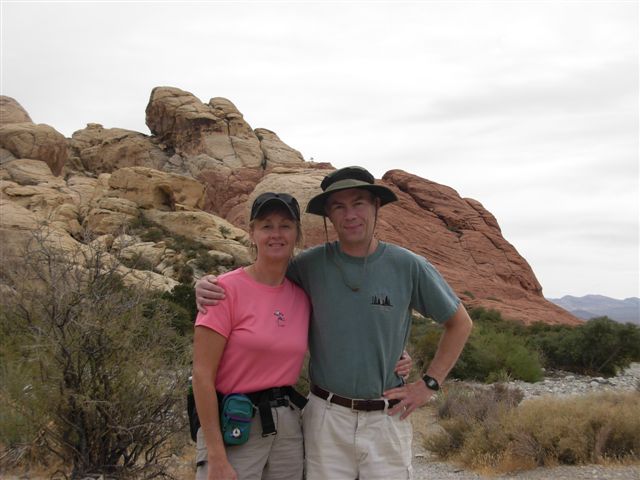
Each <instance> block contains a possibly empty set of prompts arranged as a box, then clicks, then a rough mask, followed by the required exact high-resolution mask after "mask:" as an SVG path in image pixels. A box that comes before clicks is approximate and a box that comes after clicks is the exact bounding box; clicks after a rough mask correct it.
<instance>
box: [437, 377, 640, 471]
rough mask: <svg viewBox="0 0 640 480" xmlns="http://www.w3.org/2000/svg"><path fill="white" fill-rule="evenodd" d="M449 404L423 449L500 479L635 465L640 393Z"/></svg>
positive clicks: (452, 397)
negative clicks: (560, 468) (530, 472)
mask: <svg viewBox="0 0 640 480" xmlns="http://www.w3.org/2000/svg"><path fill="white" fill-rule="evenodd" d="M489 393H490V392H489ZM446 397H448V398H445V399H443V400H441V407H440V414H439V419H440V420H439V423H440V425H441V426H442V427H443V431H442V432H441V433H440V434H437V435H434V436H431V437H430V438H429V439H427V442H426V448H428V449H429V450H431V451H432V452H434V453H436V454H437V455H438V456H439V457H441V458H448V459H453V460H456V461H459V462H461V463H462V464H463V465H465V466H466V467H468V468H472V469H475V470H481V471H484V472H493V473H499V472H500V473H504V472H513V471H517V470H527V469H531V468H535V467H548V466H555V465H584V464H593V463H611V462H614V463H633V462H638V461H640V393H639V392H626V393H601V394H594V395H588V396H579V397H578V396H575V397H566V398H551V397H544V398H540V399H536V400H530V401H527V402H525V403H523V404H520V405H519V406H517V405H518V404H517V402H514V398H515V397H513V396H512V395H511V394H509V393H506V394H505V393H503V395H502V396H495V397H494V401H493V404H492V403H491V402H492V400H491V395H489V394H488V393H487V392H486V391H477V390H470V389H463V390H462V391H459V392H452V393H449V395H447V396H446ZM456 404H458V405H456ZM454 405H456V406H454Z"/></svg>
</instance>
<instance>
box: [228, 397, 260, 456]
mask: <svg viewBox="0 0 640 480" xmlns="http://www.w3.org/2000/svg"><path fill="white" fill-rule="evenodd" d="M253 414H254V406H253V403H252V402H251V400H250V399H249V397H247V396H246V395H244V394H242V393H230V394H228V395H225V396H224V398H223V399H222V409H221V411H220V429H221V430H222V439H223V441H224V443H225V445H242V444H243V443H245V442H246V441H247V440H249V433H250V431H251V419H252V418H253Z"/></svg>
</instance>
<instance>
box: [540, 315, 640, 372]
mask: <svg viewBox="0 0 640 480" xmlns="http://www.w3.org/2000/svg"><path fill="white" fill-rule="evenodd" d="M531 328H532V332H533V333H532V335H531V336H530V339H529V343H530V344H531V345H532V346H534V347H535V348H537V349H538V350H539V351H540V352H541V353H542V355H543V356H544V359H545V366H546V367H548V368H555V369H562V370H568V371H572V372H576V373H583V374H590V375H604V376H612V375H615V374H616V373H617V372H618V371H620V370H621V369H624V368H626V367H628V366H629V365H630V364H631V362H636V361H640V328H639V327H638V326H636V325H633V324H631V323H627V324H620V323H617V322H615V321H613V320H611V319H609V318H607V317H599V318H594V319H592V320H589V321H588V322H586V323H584V324H582V325H579V326H576V327H569V326H545V325H540V324H538V325H534V326H532V327H531Z"/></svg>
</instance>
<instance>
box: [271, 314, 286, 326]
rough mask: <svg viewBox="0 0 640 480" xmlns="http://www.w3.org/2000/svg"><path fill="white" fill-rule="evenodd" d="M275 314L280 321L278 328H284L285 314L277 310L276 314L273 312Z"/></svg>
mask: <svg viewBox="0 0 640 480" xmlns="http://www.w3.org/2000/svg"><path fill="white" fill-rule="evenodd" d="M273 314H274V315H275V317H276V319H277V320H278V326H279V327H284V313H282V312H281V311H280V310H276V311H275V312H273Z"/></svg>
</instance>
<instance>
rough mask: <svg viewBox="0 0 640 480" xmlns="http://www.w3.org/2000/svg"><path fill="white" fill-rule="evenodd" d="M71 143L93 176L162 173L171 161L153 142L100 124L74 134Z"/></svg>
mask: <svg viewBox="0 0 640 480" xmlns="http://www.w3.org/2000/svg"><path fill="white" fill-rule="evenodd" d="M69 143H70V146H71V148H72V150H73V152H74V154H75V155H76V156H77V157H78V158H80V161H81V162H82V166H83V167H84V169H85V170H86V171H89V172H91V173H93V174H99V173H110V172H113V171H114V170H118V169H120V168H124V167H135V166H142V167H149V168H154V169H156V170H162V169H163V167H164V166H165V164H166V163H167V162H168V160H169V156H168V155H167V153H165V152H164V150H162V148H160V146H159V145H157V142H156V141H155V140H154V139H153V138H151V137H149V136H147V135H143V134H141V133H138V132H133V131H131V130H123V129H121V128H103V127H102V125H100V124H97V123H90V124H88V125H87V128H85V129H83V130H78V131H77V132H74V134H73V135H72V137H71V140H70V142H69Z"/></svg>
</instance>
